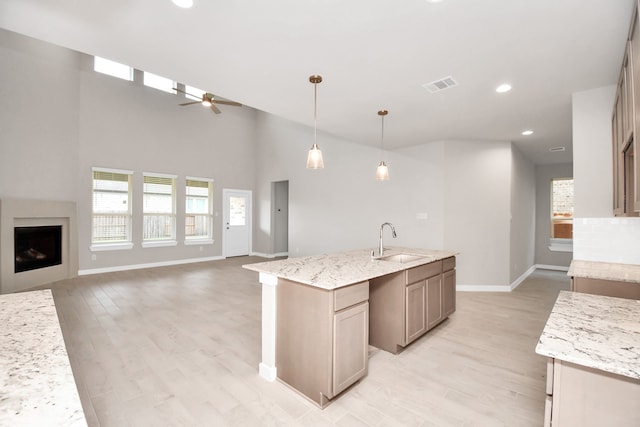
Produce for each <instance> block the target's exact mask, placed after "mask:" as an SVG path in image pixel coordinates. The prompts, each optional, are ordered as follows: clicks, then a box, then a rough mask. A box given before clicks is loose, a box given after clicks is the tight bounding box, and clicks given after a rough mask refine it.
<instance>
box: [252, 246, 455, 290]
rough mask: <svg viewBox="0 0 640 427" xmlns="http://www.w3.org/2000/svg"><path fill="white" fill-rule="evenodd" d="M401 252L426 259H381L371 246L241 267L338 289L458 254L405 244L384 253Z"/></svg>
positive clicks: (307, 283)
mask: <svg viewBox="0 0 640 427" xmlns="http://www.w3.org/2000/svg"><path fill="white" fill-rule="evenodd" d="M399 253H406V254H412V255H420V256H423V257H424V258H421V259H419V260H416V261H412V262H406V263H400V262H393V261H381V260H379V259H375V258H374V259H372V258H371V249H362V250H355V251H349V252H337V253H331V254H322V255H315V256H308V257H300V258H288V259H282V260H277V261H267V262H260V263H255V264H247V265H243V266H242V267H243V268H246V269H247V270H252V271H257V272H259V273H265V274H270V275H273V276H277V277H280V278H283V279H288V280H292V281H294V282H298V283H304V284H306V285H311V286H316V287H319V288H324V289H336V288H339V287H342V286H347V285H351V284H353V283H358V282H363V281H365V280H369V279H373V278H375V277H380V276H384V275H387V274H391V273H395V272H398V271H402V270H406V269H408V268H412V267H417V266H419V265H423V264H428V263H430V262H434V261H438V260H441V259H444V258H448V257H451V256H455V255H457V253H456V252H451V251H440V250H430V249H416V248H402V247H392V248H389V249H387V250H385V252H384V255H385V256H388V255H394V254H399Z"/></svg>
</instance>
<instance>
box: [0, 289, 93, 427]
mask: <svg viewBox="0 0 640 427" xmlns="http://www.w3.org/2000/svg"><path fill="white" fill-rule="evenodd" d="M0 367H1V369H0V425H3V426H13V427H15V426H36V425H40V426H44V425H47V426H86V425H87V423H86V420H85V417H84V412H83V410H82V405H81V403H80V397H79V396H78V390H77V388H76V383H75V380H74V378H73V373H72V371H71V366H70V364H69V357H68V355H67V350H66V347H65V345H64V339H63V337H62V331H61V330H60V323H59V321H58V314H57V313H56V308H55V305H54V302H53V296H52V294H51V291H50V290H43V291H32V292H22V293H16V294H7V295H0Z"/></svg>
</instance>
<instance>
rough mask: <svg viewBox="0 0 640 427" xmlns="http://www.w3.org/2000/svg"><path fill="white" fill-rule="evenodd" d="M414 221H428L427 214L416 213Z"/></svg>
mask: <svg viewBox="0 0 640 427" xmlns="http://www.w3.org/2000/svg"><path fill="white" fill-rule="evenodd" d="M416 219H418V220H426V219H429V214H428V213H426V212H418V213H417V214H416Z"/></svg>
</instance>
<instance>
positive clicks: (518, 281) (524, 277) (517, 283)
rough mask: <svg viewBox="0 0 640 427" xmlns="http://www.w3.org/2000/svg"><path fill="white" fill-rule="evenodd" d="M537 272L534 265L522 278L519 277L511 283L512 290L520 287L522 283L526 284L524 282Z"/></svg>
mask: <svg viewBox="0 0 640 427" xmlns="http://www.w3.org/2000/svg"><path fill="white" fill-rule="evenodd" d="M535 270H536V266H535V265H532V266H531V267H529V269H528V270H527V271H525V272H524V273H522V275H521V276H520V277H518V278H517V279H516V280H514V281H513V282H512V283H511V290H514V289H515V288H517V287H518V286H520V283H522V282H524V280H525V279H526V278H527V277H529V276H530V275H531V273H533V272H534V271H535Z"/></svg>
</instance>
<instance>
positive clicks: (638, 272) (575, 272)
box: [567, 260, 640, 283]
mask: <svg viewBox="0 0 640 427" xmlns="http://www.w3.org/2000/svg"><path fill="white" fill-rule="evenodd" d="M567 274H568V275H569V276H571V277H584V278H587V279H601V280H616V281H620V282H637V283H640V265H635V264H616V263H611V262H595V261H581V260H573V261H572V262H571V266H570V267H569V272H568V273H567Z"/></svg>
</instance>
